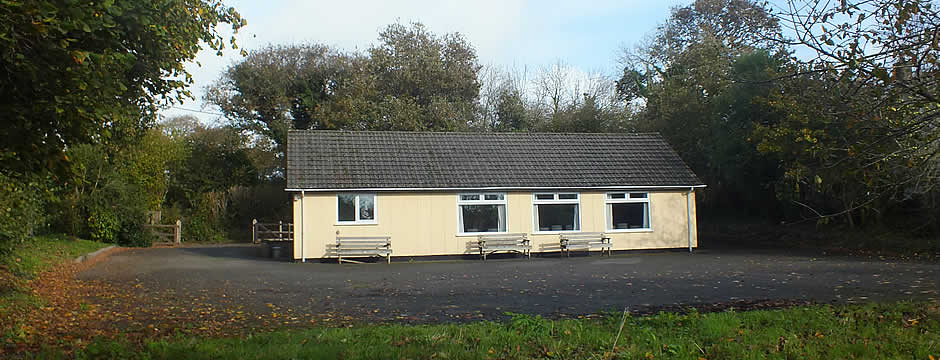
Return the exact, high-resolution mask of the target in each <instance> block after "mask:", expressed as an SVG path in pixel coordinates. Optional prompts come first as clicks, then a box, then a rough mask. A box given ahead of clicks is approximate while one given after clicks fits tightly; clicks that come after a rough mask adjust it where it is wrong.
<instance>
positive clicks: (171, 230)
mask: <svg viewBox="0 0 940 360" xmlns="http://www.w3.org/2000/svg"><path fill="white" fill-rule="evenodd" d="M147 227H149V228H150V232H151V233H152V234H153V236H154V237H156V238H157V239H156V241H154V244H169V245H176V244H179V243H181V242H182V239H181V237H180V235H182V232H183V223H182V222H181V221H179V220H176V224H175V225H147Z"/></svg>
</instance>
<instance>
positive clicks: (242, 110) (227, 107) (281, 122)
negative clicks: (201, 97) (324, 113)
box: [205, 44, 351, 156]
mask: <svg viewBox="0 0 940 360" xmlns="http://www.w3.org/2000/svg"><path fill="white" fill-rule="evenodd" d="M348 60H349V56H348V55H345V54H342V53H340V52H339V51H337V50H335V49H333V48H330V47H327V46H323V45H317V44H313V45H287V46H268V47H266V48H263V49H261V50H258V51H254V52H251V53H250V54H249V55H248V56H247V57H246V58H245V59H243V60H242V61H241V62H239V63H237V64H235V65H233V66H231V67H229V68H228V69H227V70H226V71H225V72H224V73H223V74H222V76H221V78H220V79H219V80H218V81H217V82H216V83H215V84H213V85H212V86H210V87H209V90H208V92H207V94H206V97H205V100H206V101H207V102H209V103H210V104H213V105H216V106H218V107H219V109H220V110H221V111H222V113H223V114H225V116H226V118H228V119H229V121H231V123H232V125H233V126H234V127H236V128H238V129H242V130H247V131H251V132H253V133H255V134H259V135H262V136H264V137H266V138H268V139H271V140H272V141H273V143H274V145H275V152H276V153H277V154H279V155H280V156H283V153H284V151H285V150H286V149H285V146H286V145H287V131H288V130H290V129H311V128H312V129H333V128H342V127H343V126H342V125H338V124H334V123H332V122H330V121H328V119H325V118H320V117H319V115H321V114H319V108H320V107H322V106H325V105H324V104H325V103H327V102H329V101H332V100H333V99H332V98H333V97H334V96H335V94H336V92H337V91H338V88H339V87H341V86H344V85H345V84H346V83H347V82H348V77H349V76H350V75H349V74H348V73H349V71H350V70H351V68H350V67H349V66H348Z"/></svg>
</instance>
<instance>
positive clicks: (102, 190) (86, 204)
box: [59, 145, 150, 246]
mask: <svg viewBox="0 0 940 360" xmlns="http://www.w3.org/2000/svg"><path fill="white" fill-rule="evenodd" d="M67 154H68V156H69V157H70V158H71V159H72V160H71V165H72V166H71V169H70V170H71V171H70V177H69V181H68V183H67V184H68V185H67V186H66V189H65V190H64V192H63V193H64V195H63V199H62V206H61V207H60V208H61V210H62V211H63V214H62V216H61V221H62V222H61V223H60V224H59V226H60V229H62V230H63V231H66V232H68V233H70V234H71V235H73V236H78V237H85V238H90V239H93V240H96V241H102V242H109V243H118V244H121V245H126V246H131V245H142V244H147V243H148V241H149V240H147V239H146V237H147V235H146V234H145V232H144V231H142V230H139V227H140V226H141V225H142V224H143V223H144V221H145V214H146V211H147V210H149V202H150V199H148V198H147V197H146V196H141V193H145V192H146V191H145V189H143V188H141V187H140V186H138V185H137V184H135V183H134V182H133V181H132V179H131V178H130V175H129V174H128V172H125V170H127V168H126V167H123V166H121V165H122V164H121V163H114V162H113V161H114V159H115V157H113V156H109V155H108V152H107V149H106V148H105V147H104V146H102V145H78V146H74V147H72V148H70V149H69V151H68V152H67ZM131 173H132V172H131Z"/></svg>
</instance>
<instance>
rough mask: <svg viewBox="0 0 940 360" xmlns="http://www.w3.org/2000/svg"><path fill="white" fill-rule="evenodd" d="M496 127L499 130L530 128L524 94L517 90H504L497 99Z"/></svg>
mask: <svg viewBox="0 0 940 360" xmlns="http://www.w3.org/2000/svg"><path fill="white" fill-rule="evenodd" d="M495 120H496V121H495V124H494V125H495V126H494V128H495V129H496V130H498V131H519V130H528V129H530V127H531V124H530V123H529V114H528V113H527V112H526V107H525V103H523V100H522V95H521V94H519V92H518V91H515V90H503V91H501V92H500V94H499V97H498V98H497V100H496V119H495Z"/></svg>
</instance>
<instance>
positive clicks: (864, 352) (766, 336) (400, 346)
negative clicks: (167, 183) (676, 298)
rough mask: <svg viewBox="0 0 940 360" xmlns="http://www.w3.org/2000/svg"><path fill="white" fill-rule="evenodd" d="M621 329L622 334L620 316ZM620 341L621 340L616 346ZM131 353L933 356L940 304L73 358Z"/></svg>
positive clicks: (282, 334)
mask: <svg viewBox="0 0 940 360" xmlns="http://www.w3.org/2000/svg"><path fill="white" fill-rule="evenodd" d="M622 319H625V320H624V321H623V324H624V325H623V328H622V332H620V335H619V337H618V336H617V335H618V330H619V329H620V325H621V321H622ZM615 343H616V345H615ZM65 355H71V356H74V357H75V358H125V359H247V358H251V359H293V358H309V359H313V358H342V359H493V358H502V359H529V358H544V359H608V358H621V359H623V358H626V359H694V360H700V359H835V358H842V359H849V358H862V359H893V358H903V359H925V360H929V359H933V358H940V308H938V306H937V304H935V303H893V304H869V305H851V306H827V305H821V306H809V307H799V308H790V309H782V310H759V311H748V312H733V311H729V312H722V313H709V314H699V313H697V312H694V311H692V312H691V313H689V314H685V315H677V314H672V313H660V314H659V315H654V316H645V317H629V316H627V317H625V318H622V317H621V316H620V314H611V315H610V316H607V317H603V318H599V319H572V320H548V319H543V318H541V317H537V316H535V317H533V316H526V315H513V316H512V319H511V320H509V321H507V322H479V323H470V324H439V325H420V326H408V325H367V326H363V327H355V328H314V329H307V330H293V331H277V332H272V333H264V334H258V335H254V336H249V337H246V338H186V337H182V336H181V337H179V338H175V339H169V340H162V341H152V342H147V343H145V344H131V343H127V342H121V341H114V340H105V339H100V340H96V341H93V342H92V343H90V344H88V346H86V347H85V348H84V349H80V350H78V351H77V352H75V353H72V354H63V353H61V352H59V351H57V350H55V349H50V350H47V351H44V352H42V353H39V354H32V357H38V358H58V357H61V356H65Z"/></svg>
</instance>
